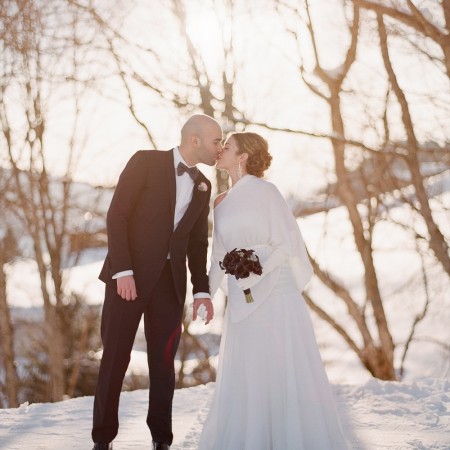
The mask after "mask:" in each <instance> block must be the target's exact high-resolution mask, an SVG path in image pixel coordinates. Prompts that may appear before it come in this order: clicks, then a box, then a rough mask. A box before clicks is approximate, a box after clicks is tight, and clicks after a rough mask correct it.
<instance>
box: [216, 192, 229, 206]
mask: <svg viewBox="0 0 450 450" xmlns="http://www.w3.org/2000/svg"><path fill="white" fill-rule="evenodd" d="M227 193H228V191H225V192H222V193H221V194H219V195H218V196H217V197H216V198H215V199H214V208H215V207H217V205H218V204H219V203H220V202H221V201H222V200H223V199H224V198H225V197H226V196H227Z"/></svg>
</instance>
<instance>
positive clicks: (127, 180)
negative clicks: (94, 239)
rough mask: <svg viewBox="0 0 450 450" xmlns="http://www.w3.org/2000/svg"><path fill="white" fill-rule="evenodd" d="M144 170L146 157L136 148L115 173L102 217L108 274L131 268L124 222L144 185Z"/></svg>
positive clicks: (131, 212)
mask: <svg viewBox="0 0 450 450" xmlns="http://www.w3.org/2000/svg"><path fill="white" fill-rule="evenodd" d="M147 173H148V159H147V158H146V154H145V153H144V151H139V152H137V153H135V154H134V155H133V156H132V157H131V159H130V160H129V161H128V163H127V165H126V167H125V169H124V170H123V171H122V173H121V175H120V177H119V181H118V183H117V186H116V190H115V192H114V196H113V198H112V201H111V205H110V207H109V210H108V214H107V219H106V224H107V233H108V255H109V258H110V263H111V273H112V274H118V273H119V272H123V271H127V270H133V266H132V260H131V253H130V248H129V244H128V225H129V220H130V218H131V216H132V214H133V212H134V208H135V206H136V203H137V201H138V199H139V196H140V194H141V192H142V189H143V188H144V187H145V182H146V178H147Z"/></svg>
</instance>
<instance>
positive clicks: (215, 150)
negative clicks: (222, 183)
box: [196, 124, 223, 166]
mask: <svg viewBox="0 0 450 450" xmlns="http://www.w3.org/2000/svg"><path fill="white" fill-rule="evenodd" d="M222 138H223V137H222V129H221V128H220V126H219V125H215V124H212V125H211V126H208V127H205V129H203V130H202V133H200V134H199V135H198V136H197V142H196V156H197V159H198V162H201V163H203V164H207V165H208V166H213V165H214V164H216V161H217V159H218V158H219V156H220V153H221V151H222Z"/></svg>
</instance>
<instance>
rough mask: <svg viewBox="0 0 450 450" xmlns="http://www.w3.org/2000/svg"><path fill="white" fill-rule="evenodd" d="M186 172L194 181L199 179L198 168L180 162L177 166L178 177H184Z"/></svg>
mask: <svg viewBox="0 0 450 450" xmlns="http://www.w3.org/2000/svg"><path fill="white" fill-rule="evenodd" d="M184 172H187V173H188V174H189V176H190V177H191V178H192V180H193V181H195V179H196V178H197V175H198V169H197V167H195V166H194V167H188V166H186V164H183V163H182V162H180V163H179V164H178V166H177V175H183V173H184Z"/></svg>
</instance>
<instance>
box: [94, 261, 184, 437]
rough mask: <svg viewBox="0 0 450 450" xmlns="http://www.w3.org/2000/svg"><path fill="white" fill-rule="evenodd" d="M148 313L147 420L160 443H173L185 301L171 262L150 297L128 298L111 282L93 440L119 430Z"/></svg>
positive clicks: (96, 395)
mask: <svg viewBox="0 0 450 450" xmlns="http://www.w3.org/2000/svg"><path fill="white" fill-rule="evenodd" d="M142 314H144V324H145V337H146V340H147V358H148V366H149V373H150V395H149V407H148V415H147V425H148V427H149V428H150V432H151V434H152V438H153V440H154V441H156V442H162V443H167V444H169V445H170V444H171V443H172V440H173V434H172V400H173V393H174V389H175V370H174V359H175V353H176V351H177V348H178V344H179V342H180V335H181V322H182V317H183V305H182V304H180V303H179V301H178V299H177V296H176V293H175V288H174V283H173V277H172V271H171V267H170V262H169V261H168V262H167V263H166V264H165V266H164V269H163V272H162V274H161V276H160V278H159V280H158V283H157V284H156V286H155V289H154V290H153V292H152V293H151V295H150V296H149V298H139V291H138V298H137V299H136V300H135V301H126V300H123V299H122V298H121V297H120V296H119V295H118V294H117V291H116V286H115V283H108V284H107V286H106V292H105V303H104V305H103V311H102V323H101V336H102V341H103V356H102V361H101V364H100V371H99V376H98V382H97V390H96V393H95V400H94V420H93V428H92V439H93V441H94V442H112V441H113V439H114V438H115V437H116V436H117V432H118V429H119V418H118V409H119V397H120V392H121V389H122V383H123V379H124V376H125V372H126V370H127V368H128V364H129V362H130V354H131V350H132V347H133V343H134V339H135V336H136V331H137V329H138V326H139V322H140V319H141V317H142Z"/></svg>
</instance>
